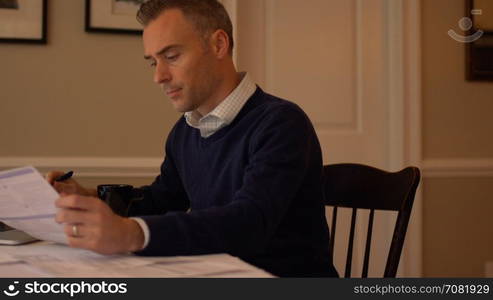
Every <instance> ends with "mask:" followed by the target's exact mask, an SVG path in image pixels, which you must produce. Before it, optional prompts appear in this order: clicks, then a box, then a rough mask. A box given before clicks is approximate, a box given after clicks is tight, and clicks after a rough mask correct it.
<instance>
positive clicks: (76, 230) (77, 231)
mask: <svg viewBox="0 0 493 300" xmlns="http://www.w3.org/2000/svg"><path fill="white" fill-rule="evenodd" d="M74 226H75V227H74ZM63 232H65V234H66V235H67V237H72V238H76V239H80V238H83V237H86V235H87V230H86V226H84V224H65V226H64V227H63Z"/></svg>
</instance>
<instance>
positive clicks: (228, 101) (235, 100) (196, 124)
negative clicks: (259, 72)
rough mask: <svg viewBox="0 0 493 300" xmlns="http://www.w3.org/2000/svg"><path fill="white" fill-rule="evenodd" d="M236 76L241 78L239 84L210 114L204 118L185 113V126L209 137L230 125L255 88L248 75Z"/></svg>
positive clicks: (192, 113)
mask: <svg viewBox="0 0 493 300" xmlns="http://www.w3.org/2000/svg"><path fill="white" fill-rule="evenodd" d="M238 75H239V76H241V77H243V78H242V80H241V82H240V84H239V85H238V86H237V87H236V88H235V89H234V90H233V91H232V92H231V93H230V94H229V95H228V96H227V97H226V98H225V99H224V100H223V101H221V103H220V104H219V105H218V106H216V108H214V109H213V110H212V111H211V112H210V113H208V114H207V115H205V116H202V115H201V114H200V113H199V112H197V111H189V112H186V113H185V120H186V122H187V124H188V125H189V126H191V127H193V128H197V129H199V130H200V131H201V135H202V136H203V137H207V136H210V135H212V134H213V133H215V132H216V131H217V130H219V129H220V128H222V127H224V126H226V125H229V124H231V122H233V120H234V119H235V118H236V116H237V115H238V113H239V112H240V110H241V109H242V108H243V106H244V105H245V103H246V102H247V100H248V99H249V98H250V97H251V96H252V95H253V93H255V90H256V89H257V87H256V85H255V83H254V82H253V81H252V79H251V78H250V76H249V75H248V73H246V72H242V73H238Z"/></svg>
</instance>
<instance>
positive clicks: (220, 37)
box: [211, 29, 230, 59]
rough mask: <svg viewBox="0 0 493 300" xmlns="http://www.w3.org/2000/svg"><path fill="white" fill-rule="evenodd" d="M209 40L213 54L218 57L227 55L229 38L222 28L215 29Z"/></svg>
mask: <svg viewBox="0 0 493 300" xmlns="http://www.w3.org/2000/svg"><path fill="white" fill-rule="evenodd" d="M211 42H212V47H213V50H214V54H215V55H216V57H217V58H218V59H222V58H224V57H225V56H227V55H229V44H230V40H229V37H228V34H227V33H226V32H225V31H224V30H222V29H218V30H216V31H215V32H214V33H213V34H212V36H211Z"/></svg>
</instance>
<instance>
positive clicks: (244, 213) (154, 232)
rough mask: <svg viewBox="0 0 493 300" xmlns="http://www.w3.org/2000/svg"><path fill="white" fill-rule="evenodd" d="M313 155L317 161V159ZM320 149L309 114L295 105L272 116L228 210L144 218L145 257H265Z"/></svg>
mask: <svg viewBox="0 0 493 300" xmlns="http://www.w3.org/2000/svg"><path fill="white" fill-rule="evenodd" d="M314 156H317V157H316V158H315V159H314ZM319 156H320V146H319V144H318V140H317V138H316V135H315V132H314V129H313V127H312V125H311V123H310V121H309V120H308V118H307V117H306V115H305V114H304V113H303V111H301V109H299V108H298V107H297V106H295V105H292V104H291V105H285V106H281V107H279V109H277V110H275V111H273V112H272V113H270V114H268V115H267V117H266V118H265V119H264V120H263V121H262V123H261V124H260V125H259V126H258V128H257V129H256V131H255V134H253V136H252V138H251V141H250V144H249V163H248V165H247V167H246V169H245V174H244V177H243V185H242V187H241V188H240V189H239V190H238V191H237V192H236V193H235V195H234V199H233V200H232V201H231V202H230V203H229V204H227V205H225V206H221V207H211V208H208V209H203V210H198V211H191V212H188V213H185V212H170V213H167V214H165V215H161V216H144V217H143V219H144V220H145V221H146V223H147V224H148V226H149V229H150V232H151V237H150V242H149V245H148V246H147V247H146V248H145V249H143V250H142V251H140V252H137V254H140V255H195V254H208V253H223V252H225V253H229V254H232V255H236V256H242V255H251V254H255V253H259V252H262V251H263V250H264V249H265V247H266V245H267V243H268V241H269V239H270V238H271V237H272V235H273V234H274V233H275V231H276V229H277V227H278V226H279V224H280V222H281V221H282V220H283V217H284V216H285V214H286V212H287V210H288V208H289V207H290V204H291V202H292V201H293V199H294V198H295V197H296V195H297V194H298V192H299V189H300V186H301V185H302V184H303V181H304V180H305V179H306V176H305V174H306V172H307V169H308V168H310V165H311V164H313V162H316V163H320V159H319Z"/></svg>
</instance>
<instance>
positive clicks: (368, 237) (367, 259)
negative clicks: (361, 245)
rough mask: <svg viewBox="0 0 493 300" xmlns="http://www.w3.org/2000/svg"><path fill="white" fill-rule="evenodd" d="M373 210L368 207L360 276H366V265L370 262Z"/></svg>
mask: <svg viewBox="0 0 493 300" xmlns="http://www.w3.org/2000/svg"><path fill="white" fill-rule="evenodd" d="M374 215H375V210H374V209H370V216H369V217H368V231H367V232H366V246H365V258H364V260H363V271H362V272H361V277H362V278H366V277H368V265H369V264H370V249H371V235H372V232H373V217H374Z"/></svg>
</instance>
